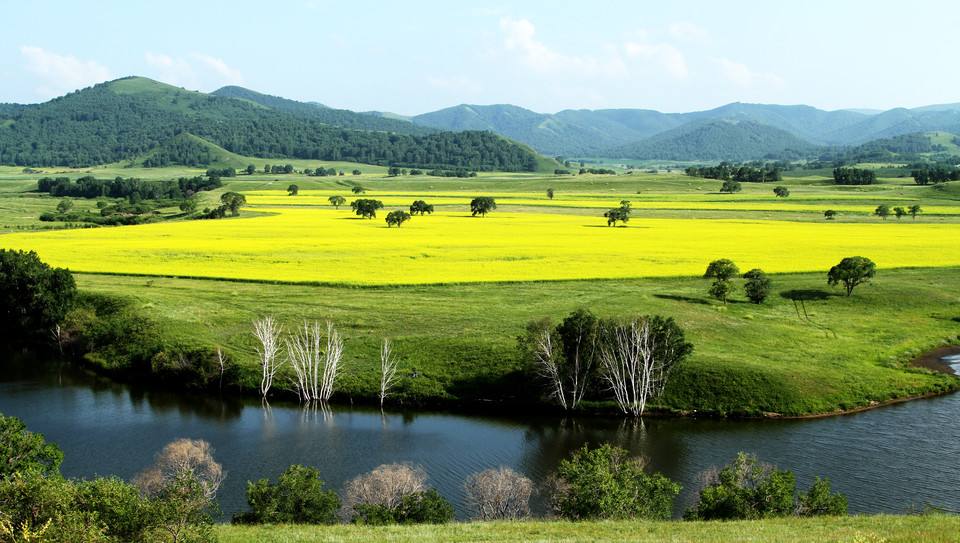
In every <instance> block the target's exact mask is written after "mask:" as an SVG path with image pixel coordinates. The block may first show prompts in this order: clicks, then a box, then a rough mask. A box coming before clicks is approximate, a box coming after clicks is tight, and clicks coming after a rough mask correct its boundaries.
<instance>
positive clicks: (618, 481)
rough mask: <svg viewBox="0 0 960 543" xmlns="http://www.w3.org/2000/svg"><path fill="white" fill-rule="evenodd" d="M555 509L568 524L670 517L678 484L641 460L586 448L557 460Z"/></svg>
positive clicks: (606, 446)
mask: <svg viewBox="0 0 960 543" xmlns="http://www.w3.org/2000/svg"><path fill="white" fill-rule="evenodd" d="M550 486H551V487H552V492H551V494H552V495H551V503H552V505H553V510H554V511H555V512H556V513H557V514H558V515H559V516H561V517H563V518H566V519H569V520H585V519H628V518H646V519H668V518H670V515H671V513H672V511H673V501H674V499H676V497H677V495H678V494H679V493H680V485H679V484H677V483H675V482H673V481H671V480H670V479H668V478H666V477H664V476H663V475H660V474H658V473H654V474H648V473H646V471H644V462H643V461H642V460H641V459H638V458H630V457H629V456H628V453H627V451H626V450H624V449H621V448H619V447H614V446H612V445H610V444H604V445H602V446H600V447H599V448H596V449H590V448H588V447H587V446H584V447H583V448H582V449H580V450H578V451H576V452H574V453H573V455H572V456H571V457H570V458H569V459H566V460H563V461H561V462H560V466H559V468H557V473H556V475H554V476H553V477H552V480H551V484H550Z"/></svg>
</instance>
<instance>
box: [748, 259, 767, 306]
mask: <svg viewBox="0 0 960 543" xmlns="http://www.w3.org/2000/svg"><path fill="white" fill-rule="evenodd" d="M743 278H744V279H746V280H747V282H746V283H744V285H743V292H744V293H745V294H746V295H747V298H748V299H749V300H750V301H751V302H753V303H755V304H762V303H763V301H764V300H766V299H767V296H769V295H770V278H769V277H767V274H765V273H763V270H761V269H760V268H754V269H752V270H750V271H748V272H747V273H745V274H743Z"/></svg>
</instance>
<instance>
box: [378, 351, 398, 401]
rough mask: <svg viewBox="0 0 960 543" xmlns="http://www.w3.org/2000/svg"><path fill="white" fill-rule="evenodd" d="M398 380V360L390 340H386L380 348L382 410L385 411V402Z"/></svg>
mask: <svg viewBox="0 0 960 543" xmlns="http://www.w3.org/2000/svg"><path fill="white" fill-rule="evenodd" d="M396 378H397V359H396V358H395V357H394V356H393V349H392V347H391V344H390V340H389V339H387V338H384V340H383V345H382V346H381V347H380V409H383V402H384V401H385V400H386V399H387V395H388V394H389V393H390V389H391V388H393V385H394V383H395V382H396Z"/></svg>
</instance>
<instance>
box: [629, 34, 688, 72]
mask: <svg viewBox="0 0 960 543" xmlns="http://www.w3.org/2000/svg"><path fill="white" fill-rule="evenodd" d="M623 47H624V50H625V51H626V53H627V56H629V57H633V58H643V59H646V60H648V61H652V62H655V63H657V64H659V65H660V66H661V67H662V68H663V69H665V70H666V71H667V73H668V74H670V75H671V76H673V77H676V78H684V77H687V76H688V75H689V74H690V70H689V68H688V67H687V59H686V57H685V56H684V55H683V53H681V52H680V50H679V49H677V48H676V47H674V46H672V45H670V44H669V43H652V44H651V43H642V42H627V43H625V44H624V46H623Z"/></svg>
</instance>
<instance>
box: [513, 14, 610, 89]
mask: <svg viewBox="0 0 960 543" xmlns="http://www.w3.org/2000/svg"><path fill="white" fill-rule="evenodd" d="M500 31H501V32H502V34H503V45H504V48H505V49H506V50H507V51H508V52H511V53H516V54H517V55H518V57H517V58H519V60H520V61H521V62H522V63H523V64H525V65H526V66H527V67H529V68H531V69H533V70H536V71H539V72H556V71H559V70H571V71H576V72H578V73H580V74H581V75H590V76H593V75H606V76H622V75H625V74H626V73H627V69H626V68H627V67H626V65H625V64H624V62H623V60H622V59H621V58H620V57H619V56H618V55H612V56H609V57H602V58H597V57H590V56H577V55H566V54H563V53H560V52H557V51H554V50H553V49H550V48H549V47H548V46H547V45H546V44H544V43H543V42H541V41H540V40H538V39H537V38H536V33H537V29H536V27H535V26H534V25H533V23H531V22H530V21H529V20H527V19H514V18H511V17H503V18H501V19H500Z"/></svg>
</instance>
